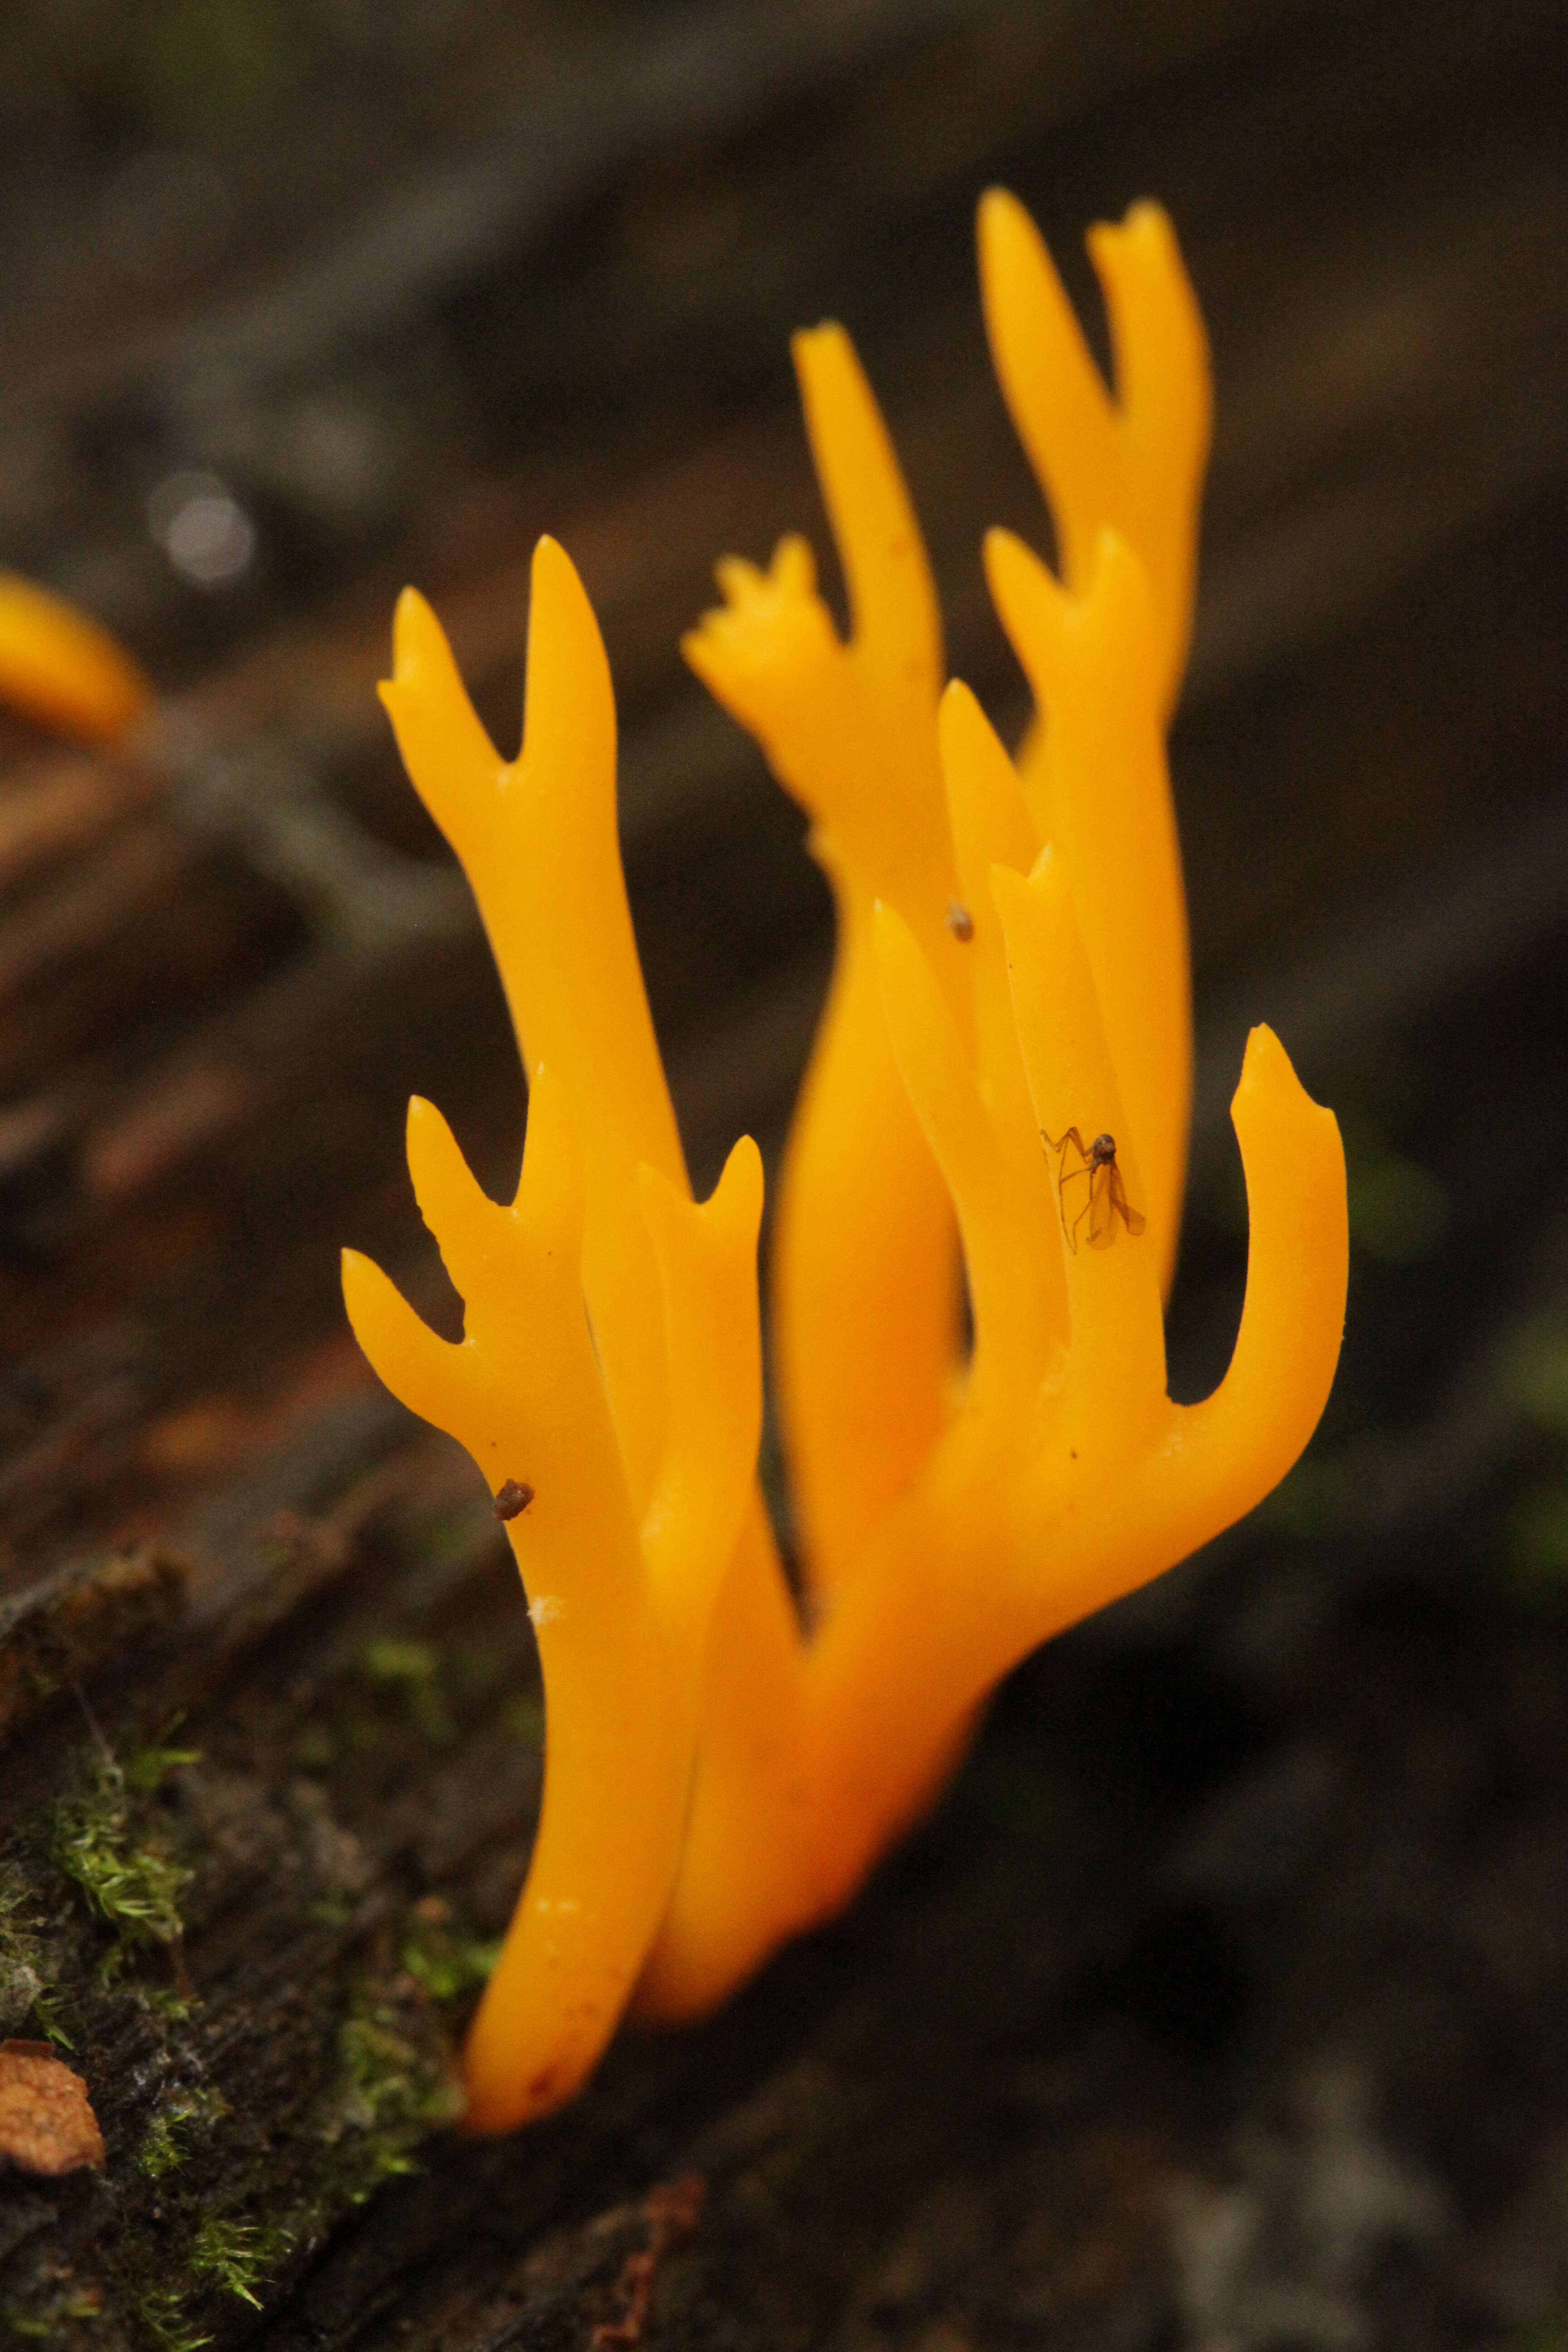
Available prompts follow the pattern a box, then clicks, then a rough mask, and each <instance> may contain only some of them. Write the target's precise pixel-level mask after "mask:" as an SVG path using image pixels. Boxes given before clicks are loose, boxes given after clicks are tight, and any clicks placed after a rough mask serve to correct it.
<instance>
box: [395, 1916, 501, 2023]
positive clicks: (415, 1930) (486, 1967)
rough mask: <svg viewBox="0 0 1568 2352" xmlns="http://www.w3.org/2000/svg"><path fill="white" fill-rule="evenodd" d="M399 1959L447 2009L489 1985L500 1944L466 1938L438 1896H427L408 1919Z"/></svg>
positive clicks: (421, 1984) (431, 1996)
mask: <svg viewBox="0 0 1568 2352" xmlns="http://www.w3.org/2000/svg"><path fill="white" fill-rule="evenodd" d="M399 1958H400V1959H401V1960H402V1963H403V1966H404V1967H405V1969H407V1971H408V1973H409V1975H410V1976H411V1977H412V1978H413V1979H414V1981H415V1983H416V1984H417V1985H419V1986H420V1987H422V1988H423V1990H425V1991H426V1992H427V1993H428V1994H429V1996H430V1998H431V2000H434V2001H439V2002H440V2003H442V2005H443V2006H446V2005H447V2004H449V2003H451V2002H454V2001H459V2000H463V1999H465V1997H466V1996H467V1995H468V1993H471V1992H475V1991H477V1990H479V1987H480V1986H481V1985H485V1984H488V1983H489V1980H490V1977H491V1975H492V1974H493V1972H494V1969H495V1964H496V1962H497V1960H499V1959H500V1938H499V1937H497V1938H495V1939H493V1940H491V1939H489V1938H481V1937H478V1936H468V1935H465V1934H464V1933H463V1931H462V1930H461V1928H459V1927H455V1926H454V1925H453V1921H452V1914H451V1911H450V1909H449V1907H448V1906H447V1905H446V1904H445V1903H443V1902H442V1901H441V1899H440V1897H439V1895H426V1897H425V1899H424V1901H423V1902H421V1903H416V1905H415V1906H414V1908H413V1910H412V1911H411V1912H410V1913H409V1915H408V1925H407V1927H406V1929H405V1933H404V1937H403V1948H402V1950H401V1952H400V1954H399Z"/></svg>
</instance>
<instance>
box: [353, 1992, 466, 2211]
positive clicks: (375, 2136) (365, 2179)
mask: <svg viewBox="0 0 1568 2352" xmlns="http://www.w3.org/2000/svg"><path fill="white" fill-rule="evenodd" d="M338 2058H339V2063H340V2064H341V2067H342V2079H341V2083H340V2086H339V2095H338V2098H337V2100H336V2103H335V2114H334V2116H333V2118H332V2121H331V2125H330V2126H329V2130H328V2137H330V2138H331V2139H333V2140H335V2141H337V2143H338V2144H339V2146H340V2147H342V2151H343V2155H344V2158H345V2161H344V2164H343V2167H342V2174H343V2179H342V2187H343V2189H344V2191H345V2193H346V2195H347V2197H348V2200H349V2201H350V2203H351V2204H354V2205H363V2203H364V2201H365V2200H366V2199H367V2198H368V2197H369V2196H370V2195H371V2194H372V2192H373V2191H374V2189H376V2188H377V2187H378V2186H379V2184H380V2183H381V2182H382V2181H384V2180H391V2179H396V2178H397V2177H398V2176H399V2175H400V2174H403V2173H408V2172H414V2171H416V2170H417V2169H418V2165H417V2160H416V2153H415V2151H416V2149H417V2148H418V2147H419V2146H420V2143H421V2142H422V2141H424V2140H426V2139H427V2138H428V2137H430V2135H431V2133H432V2132H435V2131H438V2130H439V2129H440V2128H441V2126H443V2125H444V2124H450V2123H455V2122H456V2120H457V2118H458V2116H459V2115H460V2114H461V2113H462V2104H463V2102H462V2094H461V2092H460V2090H459V2089H458V2084H457V2083H456V2082H455V2081H454V2079H453V2076H452V2074H451V2070H450V2066H449V2063H448V2061H447V2055H446V2053H445V2051H444V2050H442V2049H437V2048H432V2047H431V2046H429V2045H427V2044H422V2043H421V2042H417V2041H416V2040H415V2038H414V2037H413V2035H412V2034H410V2033H409V2032H408V2031H407V2029H406V2024H405V2020H404V2018H403V2017H402V2015H401V2013H400V2012H399V2011H398V2010H397V2008H396V2007H395V2005H394V2003H393V2002H392V2001H390V2000H388V1999H386V1997H385V1996H384V1994H383V1993H381V1992H380V1991H379V1990H377V1989H376V1988H375V1987H374V1986H369V1985H366V1986H362V1987H361V1988H360V1990H358V1991H357V1992H356V1993H355V1995H354V1997H353V2001H352V2003H351V2005H350V2009H349V2014H348V2016H347V2017H346V2018H345V2019H344V2021H343V2023H342V2028H341V2030H340V2032H339V2035H338Z"/></svg>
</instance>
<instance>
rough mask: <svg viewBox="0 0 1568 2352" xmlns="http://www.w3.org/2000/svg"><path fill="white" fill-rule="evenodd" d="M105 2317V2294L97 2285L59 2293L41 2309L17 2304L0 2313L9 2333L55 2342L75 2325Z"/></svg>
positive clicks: (87, 2324) (85, 2324)
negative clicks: (22, 2308)
mask: <svg viewBox="0 0 1568 2352" xmlns="http://www.w3.org/2000/svg"><path fill="white" fill-rule="evenodd" d="M102 2316H103V2297H102V2295H101V2294H100V2292H99V2290H98V2289H97V2288H96V2287H78V2288H75V2289H74V2290H72V2291H70V2292H68V2293H67V2294H62V2295H58V2296H57V2297H56V2299H55V2301H54V2302H53V2303H51V2304H50V2305H47V2308H46V2309H44V2310H41V2311H24V2310H21V2309H18V2308H16V2307H15V2306H13V2307H10V2308H8V2309H6V2310H5V2313H4V2314H3V2315H0V2317H3V2319H4V2323H5V2331H6V2333H7V2335H10V2336H26V2337H30V2338H31V2339H32V2340H33V2341H34V2342H37V2343H48V2342H51V2341H52V2340H53V2339H54V2337H56V2336H64V2335H65V2334H66V2333H67V2332H68V2330H69V2329H71V2328H73V2327H83V2326H91V2324H92V2322H93V2321H94V2320H95V2319H101V2318H102Z"/></svg>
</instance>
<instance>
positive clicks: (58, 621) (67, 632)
mask: <svg viewBox="0 0 1568 2352" xmlns="http://www.w3.org/2000/svg"><path fill="white" fill-rule="evenodd" d="M151 692H152V689H151V688H150V687H149V685H148V683H147V680H146V678H145V677H143V675H142V671H141V669H140V668H139V667H138V666H137V664H136V663H135V662H133V661H132V658H131V656H130V655H129V654H128V653H126V652H125V651H124V650H123V649H122V647H121V646H118V645H117V644H116V643H115V641H114V639H113V638H112V637H111V636H110V634H109V632H108V630H107V629H105V628H102V627H100V625H99V623H98V622H96V621H92V620H89V618H88V616H87V614H85V613H79V612H78V610H77V608H76V606H75V605H74V604H67V603H66V602H65V600H64V598H63V597H60V596H56V595H53V594H51V593H50V592H49V590H48V589H47V588H40V587H38V586H37V584H36V583H34V582H33V581H31V580H24V579H22V578H21V577H20V576H19V575H18V574H17V573H16V572H0V703H4V704H5V705H6V707H7V708H8V709H12V710H15V711H16V712H18V713H19V714H20V716H21V717H22V718H24V719H32V720H33V721H34V722H35V723H36V724H37V725H38V726H40V727H47V728H50V729H52V730H54V731H55V732H56V733H57V734H60V735H74V736H78V737H79V738H80V739H81V740H84V741H86V742H89V743H110V742H112V741H113V740H115V738H116V737H117V736H120V735H122V734H123V733H124V732H125V730H126V729H127V728H128V727H129V726H130V725H131V723H132V719H137V718H139V717H140V716H141V714H142V710H143V709H145V707H146V704H147V702H148V700H149V698H150V696H151Z"/></svg>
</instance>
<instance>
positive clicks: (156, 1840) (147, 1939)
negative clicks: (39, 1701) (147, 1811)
mask: <svg viewBox="0 0 1568 2352" xmlns="http://www.w3.org/2000/svg"><path fill="white" fill-rule="evenodd" d="M195 1760H196V1759H195V1753H194V1751H193V1750H191V1749H189V1748H165V1747H156V1746H155V1747H148V1748H141V1749H139V1750H137V1751H136V1753H134V1754H133V1755H132V1756H130V1757H129V1758H128V1759H126V1761H125V1762H124V1763H123V1764H122V1763H121V1762H120V1761H119V1759H117V1758H116V1757H114V1756H113V1755H112V1754H111V1753H110V1750H109V1749H108V1748H101V1749H100V1750H99V1751H98V1752H97V1753H96V1754H95V1756H94V1757H93V1759H92V1763H91V1766H90V1769H89V1775H88V1779H87V1785H86V1786H85V1788H83V1789H80V1790H78V1791H77V1792H76V1793H74V1794H72V1795H69V1796H65V1797H61V1798H60V1799H59V1800H58V1802H57V1803H56V1806H55V1810H54V1820H53V1828H52V1833H51V1836H50V1840H49V1847H50V1853H51V1855H52V1858H53V1860H54V1861H55V1862H56V1863H57V1864H58V1866H59V1868H60V1869H61V1870H63V1871H64V1873H65V1874H66V1876H67V1877H68V1878H69V1879H70V1880H71V1881H72V1882H73V1883H74V1884H75V1885H76V1886H77V1887H78V1888H79V1890H80V1892H81V1894H82V1895H84V1897H85V1898H86V1901H87V1904H88V1907H89V1910H91V1911H92V1912H93V1913H94V1914H95V1915H96V1916H97V1917H98V1918H99V1919H100V1920H101V1921H102V1922H103V1923H104V1924H105V1925H106V1926H107V1927H110V1928H112V1930H113V1932H114V1940H113V1942H112V1944H111V1945H110V1948H109V1949H108V1950H107V1951H106V1952H105V1954H104V1956H103V1958H102V1961H101V1962H100V1977H101V1978H102V1980H103V1981H104V1982H105V1983H106V1984H107V1983H109V1982H111V1981H112V1980H113V1979H114V1978H115V1977H116V1976H117V1975H118V1974H119V1972H120V1970H121V1968H122V1967H123V1965H124V1963H125V1961H126V1959H127V1958H129V1956H130V1955H131V1953H132V1951H133V1950H134V1949H135V1948H137V1947H138V1946H141V1945H147V1944H163V1945H169V1944H174V1943H176V1942H177V1941H178V1940H179V1937H180V1935H181V1933H182V1932H183V1927H184V1921H183V1920H182V1918H181V1916H180V1898H181V1896H182V1895H184V1891H185V1888H186V1886H187V1885H189V1883H190V1880H191V1876H192V1873H191V1872H190V1871H189V1870H188V1869H187V1868H186V1867H185V1865H184V1864H183V1863H181V1862H179V1861H177V1860H176V1859H175V1857H174V1854H173V1853H171V1852H170V1851H169V1848H168V1844H167V1843H166V1840H165V1838H164V1836H163V1833H162V1830H161V1825H160V1824H158V1823H157V1822H144V1821H143V1820H142V1819H141V1818H140V1816H141V1813H142V1805H141V1803H140V1801H141V1800H144V1799H146V1798H148V1797H151V1796H153V1795H154V1794H155V1793H156V1791H157V1790H159V1789H160V1788H161V1787H162V1786H163V1782H164V1780H166V1779H167V1778H168V1776H169V1774H170V1773H171V1772H172V1771H174V1770H176V1769H178V1768H179V1767H180V1766H181V1765H184V1764H191V1763H194V1762H195Z"/></svg>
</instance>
